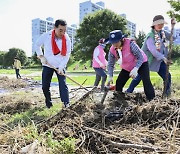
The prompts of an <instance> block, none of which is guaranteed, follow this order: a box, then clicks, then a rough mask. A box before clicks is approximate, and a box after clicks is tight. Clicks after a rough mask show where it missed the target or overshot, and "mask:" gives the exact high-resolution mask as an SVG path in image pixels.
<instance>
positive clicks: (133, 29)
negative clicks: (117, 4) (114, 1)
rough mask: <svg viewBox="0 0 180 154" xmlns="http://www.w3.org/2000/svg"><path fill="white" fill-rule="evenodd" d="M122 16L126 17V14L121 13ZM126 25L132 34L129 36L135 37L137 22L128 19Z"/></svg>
mask: <svg viewBox="0 0 180 154" xmlns="http://www.w3.org/2000/svg"><path fill="white" fill-rule="evenodd" d="M120 16H121V17H123V18H125V19H126V14H124V13H123V14H120ZM126 20H127V19H126ZM126 27H127V29H128V30H129V32H130V36H129V37H131V38H135V36H136V24H135V23H133V22H131V21H129V20H127V25H126Z"/></svg>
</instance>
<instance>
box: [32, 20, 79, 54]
mask: <svg viewBox="0 0 180 154" xmlns="http://www.w3.org/2000/svg"><path fill="white" fill-rule="evenodd" d="M53 28H54V19H53V18H52V17H48V18H46V20H42V19H40V18H36V19H33V20H32V55H33V54H34V53H35V47H34V45H35V43H36V41H37V39H38V38H39V37H40V36H41V35H42V34H43V33H46V32H48V31H50V30H52V29H53ZM76 29H77V26H76V25H72V26H67V34H68V35H69V37H70V39H71V42H72V50H73V46H74V42H75V39H74V37H75V35H76Z"/></svg>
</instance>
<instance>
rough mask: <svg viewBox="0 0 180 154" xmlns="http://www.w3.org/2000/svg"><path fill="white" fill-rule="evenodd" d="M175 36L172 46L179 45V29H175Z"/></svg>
mask: <svg viewBox="0 0 180 154" xmlns="http://www.w3.org/2000/svg"><path fill="white" fill-rule="evenodd" d="M175 36H176V39H175V40H174V44H175V45H180V28H179V29H175Z"/></svg>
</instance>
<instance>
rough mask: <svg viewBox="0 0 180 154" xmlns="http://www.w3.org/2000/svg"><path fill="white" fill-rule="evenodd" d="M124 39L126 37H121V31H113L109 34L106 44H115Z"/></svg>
mask: <svg viewBox="0 0 180 154" xmlns="http://www.w3.org/2000/svg"><path fill="white" fill-rule="evenodd" d="M124 37H126V35H123V34H122V32H121V30H114V31H112V32H110V33H109V40H108V43H111V44H113V43H117V42H119V41H120V40H122V39H123V38H124Z"/></svg>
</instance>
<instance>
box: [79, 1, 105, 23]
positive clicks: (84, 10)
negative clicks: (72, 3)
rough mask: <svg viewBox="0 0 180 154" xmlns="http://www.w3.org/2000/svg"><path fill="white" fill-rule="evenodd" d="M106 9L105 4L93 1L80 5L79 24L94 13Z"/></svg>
mask: <svg viewBox="0 0 180 154" xmlns="http://www.w3.org/2000/svg"><path fill="white" fill-rule="evenodd" d="M104 8H105V5H104V2H102V1H99V2H97V3H92V2H91V0H89V1H85V2H82V3H80V4H79V23H81V22H82V20H83V18H84V17H85V16H86V15H87V14H89V13H92V12H95V11H98V10H103V9H104Z"/></svg>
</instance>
